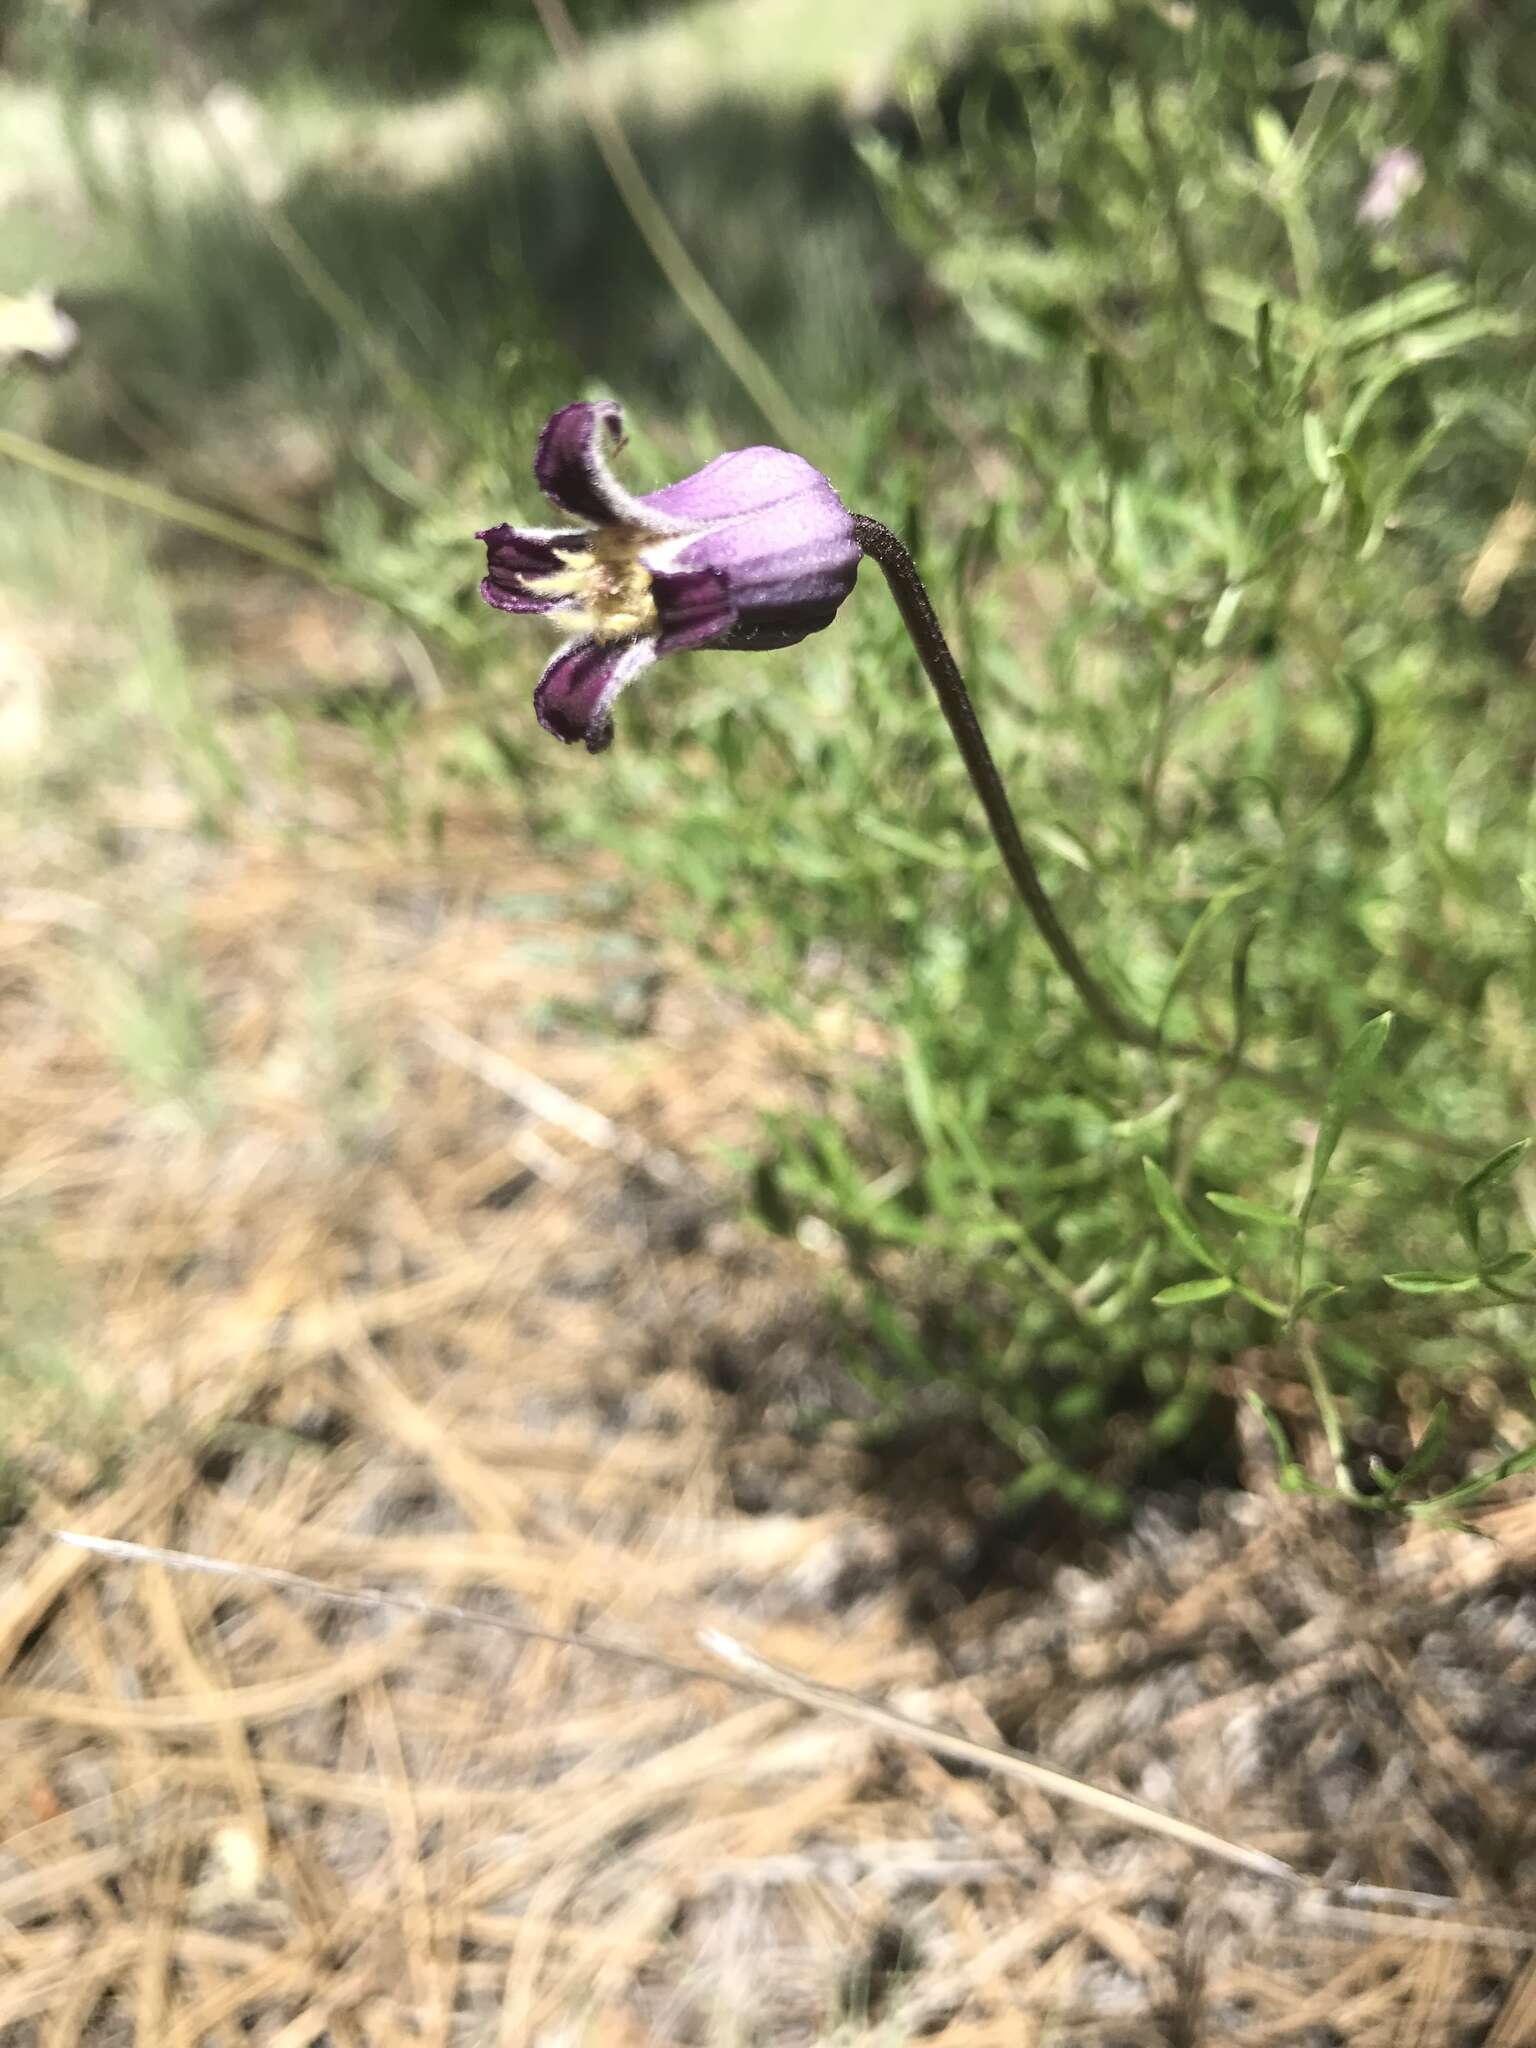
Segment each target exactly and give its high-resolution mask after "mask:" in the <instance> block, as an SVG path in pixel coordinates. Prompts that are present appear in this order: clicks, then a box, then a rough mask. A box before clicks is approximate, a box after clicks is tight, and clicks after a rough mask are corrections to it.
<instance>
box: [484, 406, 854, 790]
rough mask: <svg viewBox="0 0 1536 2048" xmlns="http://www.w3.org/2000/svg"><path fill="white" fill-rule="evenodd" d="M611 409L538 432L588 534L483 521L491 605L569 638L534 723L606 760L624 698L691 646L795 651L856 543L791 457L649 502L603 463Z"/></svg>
mask: <svg viewBox="0 0 1536 2048" xmlns="http://www.w3.org/2000/svg"><path fill="white" fill-rule="evenodd" d="M623 420H624V415H623V411H622V409H621V408H620V407H619V406H617V405H615V404H613V403H612V402H611V401H608V400H604V401H601V402H599V403H596V404H587V403H582V404H577V405H567V406H562V407H561V409H560V411H559V412H557V413H556V414H555V415H554V417H553V418H552V419H551V420H550V422H549V424H548V425H547V426H546V427H545V429H544V431H543V433H542V434H541V435H540V436H539V446H538V452H537V454H536V455H535V456H534V462H533V473H534V476H535V477H536V479H537V480H538V484H539V488H540V489H541V490H542V491H543V492H544V494H545V496H546V497H547V498H549V499H551V500H552V502H553V503H554V504H555V506H556V507H557V508H558V509H559V510H560V511H561V512H563V513H565V514H566V515H567V516H568V517H570V518H573V519H579V520H583V521H585V522H586V524H585V525H582V526H571V527H555V528H550V527H533V526H488V527H486V528H485V529H484V531H483V532H481V533H479V534H478V535H477V536H476V538H477V539H479V540H483V541H484V542H485V549H486V555H487V558H488V568H489V574H488V575H487V576H486V578H485V580H484V582H483V583H482V584H481V585H480V595H481V596H482V597H483V598H484V599H485V601H486V603H487V604H491V605H495V606H496V607H497V609H498V610H500V611H504V612H539V613H545V614H547V615H548V616H549V617H550V618H552V619H554V620H556V621H557V622H558V623H561V624H564V625H566V626H567V627H569V629H570V630H571V633H572V636H573V637H572V638H570V639H568V640H567V641H566V642H565V644H564V646H562V647H560V648H559V649H558V650H557V651H556V653H555V655H554V657H553V659H552V660H551V661H550V663H549V665H548V667H547V668H546V669H545V671H544V674H543V676H542V677H541V679H540V681H539V686H538V688H537V689H536V690H535V692H534V696H533V708H534V711H535V712H536V713H537V715H538V720H539V723H540V725H542V726H543V728H544V730H545V731H546V732H548V733H553V734H554V736H555V738H556V739H557V740H564V741H566V742H567V743H574V742H575V741H577V740H583V741H585V743H586V745H587V747H588V748H589V750H590V751H591V752H592V753H594V754H597V753H601V752H602V750H603V748H604V747H606V746H608V745H609V744H610V742H611V741H612V739H613V706H614V703H615V700H616V699H617V698H618V695H619V693H620V691H621V690H623V689H624V688H625V687H626V686H627V685H628V684H629V683H632V682H633V681H634V679H635V677H636V676H637V675H639V674H640V673H641V671H642V670H644V669H647V668H649V667H650V665H651V663H652V662H654V661H656V660H658V659H659V658H660V657H661V656H662V655H663V654H677V653H680V652H682V651H683V650H684V649H687V648H694V647H718V648H734V649H763V648H770V647H793V646H794V645H795V643H796V642H797V641H799V640H803V639H804V638H805V637H806V635H807V634H809V633H818V632H820V631H821V629H822V627H824V626H830V625H831V623H832V621H833V619H834V618H835V617H836V615H837V609H838V607H839V605H841V603H842V602H843V599H844V598H845V597H847V595H848V593H849V592H850V591H851V590H852V589H853V585H854V579H855V577H856V576H857V574H858V567H859V545H858V542H857V540H856V539H855V535H854V523H853V517H852V514H851V513H849V512H848V510H847V509H846V507H845V506H844V505H843V503H842V501H841V499H840V498H839V497H838V495H837V493H836V491H834V490H833V488H832V486H831V484H829V483H828V482H827V479H826V478H825V477H824V476H823V475H822V474H821V472H820V470H818V469H815V468H813V467H812V465H811V464H810V463H809V462H807V461H805V459H804V458H803V457H802V456H799V455H791V454H789V453H787V452H786V451H785V450H784V449H782V448H741V449H738V450H736V451H735V452H734V453H733V454H730V455H717V456H716V457H715V459H714V461H713V462H711V463H708V464H706V466H705V467H704V468H703V469H701V470H699V471H698V473H697V474H696V475H694V476H689V477H684V478H683V480H682V482H681V483H675V484H668V485H667V486H666V487H665V488H664V489H662V490H659V491H652V492H650V493H649V495H648V496H646V497H634V496H632V495H631V493H630V492H628V491H626V490H625V489H624V487H623V485H622V484H620V483H619V482H618V480H617V479H616V478H615V477H614V475H613V474H612V472H611V471H610V469H609V467H608V456H609V455H610V454H612V453H614V452H616V451H617V450H618V449H619V448H620V447H621V446H622V445H623V440H624V426H623Z"/></svg>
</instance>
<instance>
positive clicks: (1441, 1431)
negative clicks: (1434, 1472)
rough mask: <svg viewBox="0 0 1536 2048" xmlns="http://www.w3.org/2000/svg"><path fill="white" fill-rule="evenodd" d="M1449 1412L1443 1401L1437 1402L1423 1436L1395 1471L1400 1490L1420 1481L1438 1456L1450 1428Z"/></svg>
mask: <svg viewBox="0 0 1536 2048" xmlns="http://www.w3.org/2000/svg"><path fill="white" fill-rule="evenodd" d="M1450 1420H1451V1411H1450V1409H1449V1408H1448V1407H1447V1405H1446V1404H1445V1402H1444V1401H1437V1402H1436V1403H1435V1405H1434V1408H1433V1410H1432V1412H1431V1414H1430V1418H1429V1420H1428V1422H1426V1423H1425V1425H1424V1434H1423V1435H1422V1436H1421V1437H1420V1438H1419V1440H1418V1442H1417V1443H1416V1444H1415V1445H1414V1447H1413V1449H1412V1450H1411V1451H1410V1452H1409V1453H1408V1455H1407V1457H1406V1458H1404V1460H1403V1462H1402V1464H1401V1465H1400V1466H1399V1467H1398V1471H1397V1485H1398V1488H1399V1489H1401V1488H1402V1487H1404V1486H1408V1485H1410V1484H1411V1483H1412V1482H1413V1481H1414V1480H1415V1479H1420V1478H1422V1477H1423V1475H1424V1474H1425V1473H1426V1472H1428V1471H1429V1470H1430V1468H1431V1466H1432V1465H1433V1464H1434V1462H1435V1459H1436V1458H1437V1457H1438V1456H1439V1454H1440V1446H1441V1445H1442V1444H1443V1443H1444V1442H1445V1432H1446V1430H1447V1429H1448V1428H1449V1427H1450Z"/></svg>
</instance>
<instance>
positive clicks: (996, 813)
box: [853, 513, 1158, 1052]
mask: <svg viewBox="0 0 1536 2048" xmlns="http://www.w3.org/2000/svg"><path fill="white" fill-rule="evenodd" d="M853 528H854V533H855V535H856V536H857V538H858V543H859V546H860V548H861V549H862V550H863V552H864V553H865V554H866V555H867V556H868V557H869V559H870V560H871V561H872V562H875V563H877V564H878V565H879V568H880V571H881V573H882V574H883V575H884V577H885V580H886V582H887V583H888V584H889V585H890V586H891V595H892V596H893V597H894V598H895V600H896V609H897V610H898V611H899V612H900V613H901V618H902V624H903V625H904V626H905V627H906V629H907V632H908V635H909V636H910V638H911V641H912V645H913V646H914V647H915V648H916V649H917V658H918V660H919V661H920V662H921V663H922V665H923V673H924V674H925V675H926V676H927V678H928V680H929V682H930V683H932V685H933V691H934V695H935V696H936V697H937V698H938V700H939V708H940V710H942V712H943V713H944V716H945V718H946V719H947V720H948V721H949V729H950V731H951V732H952V733H953V734H954V736H955V745H956V746H957V747H958V748H959V749H960V758H961V760H962V761H964V763H965V766H966V771H967V773H968V774H969V775H970V778H971V782H972V784H973V785H974V787H975V790H976V794H977V795H978V796H979V797H980V798H981V807H982V809H983V810H984V811H985V812H986V814H987V823H988V825H989V826H990V827H991V829H992V837H993V839H994V840H995V841H996V844H997V850H998V852H999V853H1000V854H1001V855H1002V857H1003V866H1004V867H1005V868H1006V869H1007V870H1008V877H1009V880H1010V881H1011V882H1012V883H1013V886H1014V888H1015V889H1016V890H1017V891H1018V894H1019V899H1020V901H1021V902H1022V903H1023V905H1024V907H1025V909H1026V910H1027V911H1028V912H1029V914H1030V916H1031V917H1032V918H1033V919H1034V922H1035V929H1036V930H1037V931H1038V932H1039V934H1040V936H1041V938H1042V939H1044V941H1045V943H1046V944H1047V945H1048V946H1049V947H1050V949H1051V952H1052V954H1053V955H1054V956H1055V959H1056V964H1057V966H1058V967H1060V969H1061V971H1062V973H1063V974H1065V975H1066V977H1067V979H1068V980H1069V981H1070V982H1071V984H1072V986H1073V987H1074V988H1075V989H1076V990H1077V992H1078V994H1079V995H1080V996H1081V997H1082V999H1083V1002H1084V1004H1085V1005H1086V1007H1087V1009H1088V1011H1089V1013H1090V1015H1091V1016H1092V1017H1093V1019H1094V1021H1095V1023H1097V1024H1098V1025H1099V1027H1100V1029H1101V1030H1103V1031H1105V1032H1106V1033H1107V1034H1108V1035H1109V1036H1110V1037H1111V1038H1113V1039H1117V1040H1119V1042H1120V1043H1121V1044H1122V1045H1139V1046H1142V1047H1144V1048H1145V1049H1146V1050H1147V1051H1149V1052H1152V1051H1155V1050H1156V1049H1157V1045H1158V1040H1157V1034H1156V1033H1155V1032H1153V1031H1151V1030H1149V1029H1148V1027H1147V1026H1146V1025H1144V1024H1138V1023H1137V1022H1136V1021H1135V1019H1134V1018H1132V1017H1128V1016H1127V1015H1126V1013H1125V1012H1124V1010H1122V1009H1121V1008H1120V1006H1119V1004H1118V1003H1117V1002H1116V1001H1115V1000H1114V998H1113V997H1112V996H1111V995H1110V994H1109V993H1108V992H1107V991H1106V990H1105V989H1103V988H1101V987H1100V985H1099V983H1098V982H1097V981H1096V980H1095V979H1094V977H1093V975H1092V974H1091V973H1090V972H1089V971H1088V967H1087V965H1086V963H1085V962H1084V960H1083V957H1082V955H1081V954H1080V953H1079V952H1078V950H1077V948H1076V946H1075V945H1074V944H1073V943H1072V940H1071V939H1070V938H1069V937H1068V935H1067V931H1066V928H1065V926H1064V925H1063V924H1062V922H1061V919H1060V918H1059V917H1058V916H1057V915H1056V909H1055V905H1054V904H1053V903H1052V902H1051V899H1050V897H1049V896H1048V895H1047V894H1046V892H1045V884H1044V883H1043V882H1042V881H1041V879H1040V872H1039V869H1038V868H1037V867H1036V866H1035V863H1034V860H1033V858H1032V856H1031V854H1030V851H1029V849H1028V847H1027V846H1026V845H1025V844H1024V841H1023V838H1022V837H1021V836H1020V833H1019V827H1018V821H1017V819H1016V818H1015V817H1014V815H1013V806H1012V805H1011V804H1010V803H1009V801H1008V792H1007V791H1006V790H1005V789H1004V787H1003V778H1002V777H1001V775H999V774H998V772H997V763H996V762H995V761H994V760H993V758H992V749H991V748H990V747H989V746H988V745H987V739H986V734H985V733H984V732H983V731H982V729H981V723H980V720H979V719H978V718H977V716H976V709H975V706H974V705H973V704H972V703H971V698H970V692H969V691H968V690H967V689H966V687H965V682H964V679H963V678H962V676H961V674H960V670H959V668H958V667H957V666H956V663H955V657H954V656H953V654H951V653H950V651H949V642H948V641H947V640H946V639H945V638H944V629H943V627H942V626H941V625H940V624H939V620H938V614H937V613H936V612H935V611H934V609H933V602H932V600H931V599H930V597H929V595H928V592H927V590H926V589H925V588H924V587H923V579H922V578H921V576H919V574H918V573H917V564H916V563H915V562H914V561H913V559H912V557H911V555H910V554H908V552H907V550H906V548H905V547H903V545H902V544H901V542H900V541H899V540H898V539H897V538H896V536H895V534H894V533H892V532H891V530H890V528H889V527H888V526H882V525H881V524H880V521H879V520H878V519H870V518H867V517H866V516H865V515H864V514H862V513H857V514H855V516H854V521H853Z"/></svg>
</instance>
